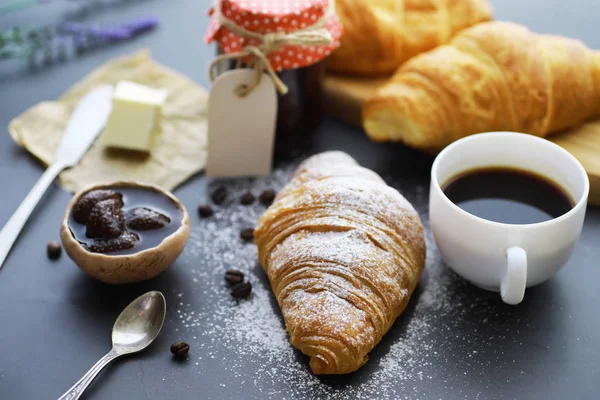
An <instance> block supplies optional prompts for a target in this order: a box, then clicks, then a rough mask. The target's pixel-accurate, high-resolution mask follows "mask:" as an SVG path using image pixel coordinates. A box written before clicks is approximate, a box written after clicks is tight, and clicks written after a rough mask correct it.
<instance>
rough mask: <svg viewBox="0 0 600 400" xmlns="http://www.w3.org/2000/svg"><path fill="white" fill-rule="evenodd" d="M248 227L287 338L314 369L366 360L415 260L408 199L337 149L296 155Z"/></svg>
mask: <svg viewBox="0 0 600 400" xmlns="http://www.w3.org/2000/svg"><path fill="white" fill-rule="evenodd" d="M254 235H255V238H256V244H257V246H258V256H259V260H260V263H261V265H262V266H263V268H264V269H265V271H266V273H267V275H268V278H269V281H270V283H271V287H272V289H273V291H274V293H275V296H276V298H277V301H278V303H279V306H280V308H281V311H282V314H283V318H284V320H285V324H286V329H287V331H288V333H289V336H290V341H291V343H292V345H294V346H295V347H296V348H298V349H299V350H301V351H302V352H303V353H304V354H306V355H308V356H310V367H311V370H312V371H313V373H315V374H346V373H350V372H353V371H355V370H357V369H358V368H360V367H361V366H362V365H363V364H364V363H365V362H366V361H367V354H368V353H369V352H370V351H371V350H372V349H373V347H375V345H376V344H377V343H378V342H379V341H380V340H381V338H382V336H383V335H384V334H385V333H386V332H387V331H388V330H389V328H390V327H391V326H392V324H393V323H394V320H395V319H396V318H397V317H398V316H399V315H400V313H402V311H403V310H404V308H405V307H406V305H407V303H408V301H409V299H410V297H411V295H412V293H413V291H414V289H415V287H416V285H417V282H418V280H419V277H420V274H421V271H422V270H423V267H424V263H425V241H424V235H423V226H422V224H421V220H420V218H419V215H418V214H417V212H416V211H415V210H414V208H413V207H412V206H411V204H410V203H409V202H408V201H407V200H406V199H405V198H404V197H402V196H401V195H400V193H398V192H397V191H396V190H394V189H392V188H391V187H389V186H387V185H386V184H385V182H384V181H383V180H382V179H381V178H380V177H379V176H378V175H377V174H376V173H374V172H372V171H370V170H368V169H365V168H362V167H360V166H359V165H358V164H357V163H356V161H354V160H353V159H352V158H351V157H350V156H348V155H346V154H345V153H341V152H326V153H321V154H319V155H316V156H313V157H311V158H309V159H308V160H306V161H305V162H304V163H303V164H301V165H300V166H299V167H298V169H297V170H296V172H295V175H294V177H293V179H292V180H291V181H290V183H289V184H288V185H287V186H285V187H284V188H283V190H282V191H281V192H280V193H279V195H278V196H277V198H276V199H275V202H274V203H273V204H272V205H271V206H270V207H269V208H268V209H267V210H266V212H265V213H264V214H263V215H262V216H261V218H260V220H259V222H258V225H257V227H256V229H255V233H254Z"/></svg>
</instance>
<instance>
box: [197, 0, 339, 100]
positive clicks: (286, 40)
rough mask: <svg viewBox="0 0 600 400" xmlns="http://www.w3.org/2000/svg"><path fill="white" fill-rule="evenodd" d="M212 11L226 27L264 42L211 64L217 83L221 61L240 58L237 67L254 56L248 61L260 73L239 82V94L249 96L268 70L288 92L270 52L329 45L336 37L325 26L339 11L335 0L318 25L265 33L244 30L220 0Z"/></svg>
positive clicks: (279, 87) (279, 89) (276, 82)
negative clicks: (248, 80) (246, 80)
mask: <svg viewBox="0 0 600 400" xmlns="http://www.w3.org/2000/svg"><path fill="white" fill-rule="evenodd" d="M212 12H213V13H214V14H213V15H214V16H215V17H216V18H217V20H218V21H219V23H220V25H221V26H224V27H226V28H227V29H229V30H230V31H231V32H234V33H236V34H238V35H239V36H242V37H244V38H247V39H255V40H257V41H258V42H260V44H258V45H247V46H245V47H243V48H242V49H241V50H240V51H238V52H234V53H227V54H221V55H219V56H217V57H216V58H215V59H214V60H213V61H212V62H211V64H210V67H209V75H210V80H211V82H213V81H214V80H215V78H216V76H215V73H214V70H215V67H216V66H217V65H218V64H219V63H221V62H223V61H228V60H236V68H239V67H240V66H241V64H242V60H244V59H247V58H250V61H248V62H247V64H248V66H249V67H250V68H252V69H254V71H255V72H256V74H255V79H254V81H253V82H252V83H250V84H242V85H239V86H238V87H237V88H236V89H235V93H236V95H238V96H239V97H245V96H247V95H248V94H249V93H251V92H252V91H253V90H254V89H255V88H256V87H257V86H258V85H259V84H260V82H261V79H262V76H263V72H266V73H267V74H268V75H269V77H270V78H271V80H272V81H273V83H274V84H275V87H276V88H277V90H278V91H279V93H281V94H287V92H288V88H287V86H286V85H285V84H284V83H283V81H282V80H281V79H280V78H279V76H278V75H277V72H275V70H274V69H273V67H272V66H271V63H270V62H269V59H268V58H267V57H268V55H269V54H271V53H273V52H274V51H276V50H278V49H279V48H281V47H284V46H325V45H330V44H332V43H333V37H332V35H331V33H330V32H329V31H328V30H327V29H326V28H325V24H326V23H327V21H328V19H329V17H330V16H331V15H332V13H334V12H335V1H334V0H330V1H329V7H328V9H327V10H326V11H325V12H324V13H323V16H321V18H319V19H318V20H316V21H315V23H314V24H312V25H310V26H307V27H306V28H302V29H299V30H297V31H294V32H289V33H286V32H271V33H264V34H262V33H258V32H252V31H249V30H247V29H244V28H242V27H241V26H239V25H237V24H236V23H235V22H233V21H232V20H230V19H229V18H227V17H225V16H224V15H223V13H222V12H221V10H220V7H219V4H218V1H216V2H215V5H214V7H213V10H212Z"/></svg>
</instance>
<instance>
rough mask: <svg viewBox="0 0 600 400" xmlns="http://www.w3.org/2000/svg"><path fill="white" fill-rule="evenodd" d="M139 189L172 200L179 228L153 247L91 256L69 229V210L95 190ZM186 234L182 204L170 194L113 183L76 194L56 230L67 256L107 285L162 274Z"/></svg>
mask: <svg viewBox="0 0 600 400" xmlns="http://www.w3.org/2000/svg"><path fill="white" fill-rule="evenodd" d="M119 188H139V189H144V190H151V191H154V192H158V193H160V194H162V195H163V196H165V197H167V198H169V199H170V200H171V201H173V203H174V205H175V206H176V207H177V208H178V209H180V210H181V221H180V226H179V228H178V229H177V230H176V231H175V232H173V233H172V234H170V235H168V236H166V237H165V238H164V239H163V240H162V241H161V242H160V243H159V244H158V245H157V246H155V247H151V248H148V249H144V250H140V251H139V252H136V253H133V254H126V255H110V254H104V253H94V252H91V251H89V250H87V249H86V248H84V247H83V246H82V245H81V243H79V242H78V241H77V240H76V239H75V237H74V236H73V233H72V232H71V229H70V227H69V224H70V222H69V220H70V216H71V212H72V210H73V207H74V206H75V204H76V203H77V201H78V200H79V198H80V197H81V196H83V195H84V194H86V193H88V192H90V191H92V190H97V189H113V190H117V191H118V189H119ZM189 233H190V218H189V214H188V212H187V210H186V209H185V207H184V206H183V204H182V203H181V202H180V201H179V200H178V199H177V198H176V197H175V196H174V195H173V194H172V193H170V192H168V191H166V190H164V189H162V188H160V187H158V186H156V185H152V184H146V183H140V182H134V181H117V182H110V183H105V184H100V185H94V186H90V187H87V188H85V189H83V190H81V191H80V192H78V193H76V194H75V195H74V196H73V198H72V199H71V202H70V203H69V205H68V206H67V210H66V212H65V215H64V217H63V221H62V224H61V227H60V238H61V241H62V244H63V247H64V249H65V252H66V253H67V255H68V256H69V257H70V258H71V259H72V260H73V261H74V262H75V264H77V266H79V268H81V269H82V270H83V271H85V272H86V273H88V274H89V275H91V276H92V277H94V278H96V279H98V280H100V281H102V282H105V283H111V284H125V283H133V282H141V281H144V280H147V279H151V278H154V277H155V276H157V275H159V274H160V273H161V272H163V271H165V270H166V269H167V268H168V267H169V266H170V265H171V264H172V263H173V262H174V261H175V260H176V259H177V257H179V255H180V254H181V252H182V251H183V248H184V247H185V244H186V242H187V239H188V237H189Z"/></svg>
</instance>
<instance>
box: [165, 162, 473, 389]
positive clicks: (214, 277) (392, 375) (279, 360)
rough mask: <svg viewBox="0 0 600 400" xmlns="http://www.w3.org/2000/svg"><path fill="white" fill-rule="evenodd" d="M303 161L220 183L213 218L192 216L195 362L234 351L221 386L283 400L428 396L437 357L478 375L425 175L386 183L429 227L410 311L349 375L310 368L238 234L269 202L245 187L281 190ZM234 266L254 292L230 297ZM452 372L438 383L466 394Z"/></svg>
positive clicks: (189, 330)
mask: <svg viewBox="0 0 600 400" xmlns="http://www.w3.org/2000/svg"><path fill="white" fill-rule="evenodd" d="M297 165H298V162H295V163H293V164H290V165H287V166H284V167H282V168H279V169H277V170H276V171H274V173H273V174H272V175H271V176H269V177H265V178H259V179H253V180H229V181H225V182H218V184H223V185H225V186H226V187H227V189H228V194H229V195H228V199H227V200H226V202H225V203H224V204H223V205H222V206H219V207H215V215H214V216H213V217H211V218H207V219H202V220H199V221H197V222H196V223H194V224H192V226H193V229H192V232H191V236H190V239H189V241H188V245H187V247H186V249H185V253H184V255H183V257H182V258H181V259H182V261H183V262H184V263H185V264H186V265H187V268H188V269H189V271H191V277H190V279H191V281H192V282H193V285H191V287H193V291H194V298H195V299H201V301H200V302H197V301H196V302H194V303H193V304H190V300H188V296H187V294H186V293H177V295H178V296H179V299H180V303H179V305H178V306H177V309H176V319H177V321H174V322H176V325H177V329H178V332H180V333H184V337H185V338H186V341H188V342H189V343H190V345H191V346H192V348H193V349H194V355H195V356H194V357H195V360H193V361H194V365H193V367H195V368H198V369H199V373H201V372H203V371H205V370H207V369H209V368H210V367H209V365H211V361H213V360H214V359H215V358H216V357H219V356H222V355H223V354H226V355H227V360H226V362H223V363H221V364H219V365H220V368H224V369H225V371H224V372H223V373H222V374H220V376H221V375H222V382H220V384H221V386H223V385H226V386H227V388H228V389H230V388H232V387H233V388H236V387H237V390H238V391H241V393H244V389H245V388H251V389H252V391H254V392H255V391H256V390H257V388H260V396H259V398H274V399H292V398H294V399H295V398H301V399H313V398H314V399H319V398H329V399H342V398H352V399H372V398H423V397H425V396H423V393H426V392H427V391H426V390H425V389H424V388H425V387H426V383H423V381H427V380H432V379H438V378H439V377H435V378H434V373H433V372H432V371H433V368H432V365H433V364H437V365H438V369H439V364H443V365H447V368H455V365H457V367H456V368H457V370H460V371H462V370H463V369H464V370H465V371H469V372H470V373H471V372H472V371H473V370H474V367H473V366H474V365H475V366H476V364H473V363H471V364H469V365H467V366H466V367H465V365H463V364H461V363H463V361H462V360H456V359H453V356H452V355H453V354H454V353H453V352H452V351H449V349H452V348H453V347H454V346H461V345H463V344H464V343H465V342H467V341H469V340H470V338H469V337H468V335H462V334H461V337H457V333H456V332H457V331H460V330H459V329H458V328H457V327H458V325H459V324H461V323H463V321H461V317H460V316H461V315H462V314H464V313H466V312H469V310H468V309H465V307H464V305H463V304H461V303H464V302H462V301H460V298H461V296H464V294H461V293H462V292H461V290H460V286H461V285H464V283H463V282H462V281H461V280H458V279H457V278H456V277H455V275H454V274H453V273H451V272H450V271H449V270H448V269H447V268H446V267H445V266H444V265H443V264H442V262H441V260H440V256H439V254H438V252H437V250H436V248H435V245H434V242H433V239H432V237H431V234H430V230H429V229H428V222H429V221H428V215H427V192H428V191H427V188H426V187H425V186H423V183H422V182H420V183H419V182H407V181H402V182H400V183H399V182H394V181H393V180H391V179H386V181H387V182H388V183H389V184H390V185H391V186H393V187H395V188H396V189H398V190H399V191H400V192H401V193H402V194H403V195H404V196H405V197H406V198H407V199H408V201H409V202H411V203H412V204H413V205H414V206H415V208H416V209H417V211H418V212H419V214H420V216H421V218H422V221H423V224H424V225H425V227H426V242H427V264H426V268H425V271H424V272H423V276H422V278H421V281H420V283H419V286H418V288H417V290H416V291H415V294H414V295H413V298H412V299H411V302H410V304H409V306H408V308H407V310H406V311H405V312H404V313H403V314H402V315H401V316H400V317H399V318H398V320H397V321H396V324H395V325H394V326H393V327H392V329H391V330H390V332H388V334H386V335H385V336H384V338H383V339H382V341H381V343H379V345H378V346H376V347H375V349H374V350H373V351H372V352H371V354H370V360H369V362H368V363H367V364H366V365H365V366H363V367H362V368H361V369H360V370H359V371H358V372H356V373H354V374H350V375H347V376H340V377H317V376H314V375H313V374H312V373H311V372H310V369H309V367H308V357H304V356H301V355H300V353H299V352H298V351H297V350H295V349H294V348H293V347H292V346H291V344H290V343H289V341H288V337H287V334H286V332H285V328H284V324H283V320H282V317H281V314H280V312H279V307H278V305H277V303H276V300H275V298H274V296H273V294H272V292H271V289H270V287H269V283H268V280H267V278H266V274H265V273H264V272H263V270H262V268H261V267H260V265H259V264H258V261H257V250H256V246H255V245H254V244H253V243H245V242H244V241H243V240H242V239H241V238H240V236H239V231H240V229H241V228H245V227H253V226H254V225H255V223H256V221H257V220H258V218H259V217H260V215H261V214H262V213H263V212H264V210H265V207H264V206H263V205H261V204H260V203H259V202H258V201H256V202H255V204H253V205H251V206H243V205H241V204H239V198H240V196H241V194H242V193H243V192H245V191H246V190H248V189H251V190H252V191H253V192H254V194H255V195H256V196H258V195H259V194H260V193H261V191H262V190H263V189H265V188H273V189H275V190H279V189H280V188H281V187H282V186H283V185H284V184H286V183H287V182H288V180H289V179H290V177H291V174H292V172H293V170H294V168H295V166H297ZM216 184H217V182H214V183H213V184H212V185H211V186H210V187H211V188H212V187H213V185H216ZM228 269H239V270H241V271H243V272H244V273H245V274H246V276H247V277H248V279H249V281H250V282H251V283H252V285H253V290H252V295H251V297H250V298H248V299H246V300H241V301H236V300H235V299H233V298H232V297H231V296H230V295H229V289H228V287H227V286H226V284H225V281H224V273H225V271H226V270H228ZM457 287H458V288H457ZM189 297H191V296H189ZM442 321H444V322H443V323H442ZM471 357H472V358H471V361H472V362H474V363H477V362H479V361H478V357H477V355H476V354H475V357H473V355H471ZM465 358H466V359H468V358H469V357H468V356H467V355H466V356H465ZM249 364H250V365H252V368H249V367H248V365H249ZM465 374H466V372H465ZM445 378H446V379H447V381H446V380H444V384H443V385H440V384H439V383H438V384H437V385H438V386H442V387H444V388H445V390H446V391H447V392H448V393H449V392H452V393H462V390H463V389H464V388H465V386H464V385H463V383H462V382H460V381H456V380H453V379H452V375H448V376H447V377H445ZM463 396H464V394H463ZM427 397H429V396H427ZM439 397H444V396H443V393H439V394H438V396H437V398H439Z"/></svg>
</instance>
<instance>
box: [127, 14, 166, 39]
mask: <svg viewBox="0 0 600 400" xmlns="http://www.w3.org/2000/svg"><path fill="white" fill-rule="evenodd" d="M157 25H158V19H156V18H154V17H143V18H139V19H136V20H133V21H131V22H128V23H126V24H125V25H123V28H124V29H126V30H127V31H128V32H129V33H130V34H131V35H132V36H136V35H139V34H140V33H144V32H147V31H150V30H152V29H154V28H155V27H156V26H157Z"/></svg>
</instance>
